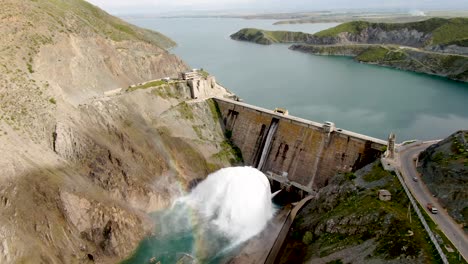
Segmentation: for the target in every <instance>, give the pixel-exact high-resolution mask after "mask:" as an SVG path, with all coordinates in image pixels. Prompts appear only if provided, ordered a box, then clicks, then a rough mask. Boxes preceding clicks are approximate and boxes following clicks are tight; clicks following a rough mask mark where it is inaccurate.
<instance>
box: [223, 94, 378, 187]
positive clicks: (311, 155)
mask: <svg viewBox="0 0 468 264" xmlns="http://www.w3.org/2000/svg"><path fill="white" fill-rule="evenodd" d="M214 99H215V101H216V102H217V104H218V107H219V110H220V112H221V116H222V118H223V123H224V126H225V129H226V131H227V134H228V135H229V136H230V138H231V140H232V141H233V143H234V144H236V145H237V146H238V147H239V148H240V150H241V152H242V155H243V158H244V162H245V164H246V165H249V166H252V167H256V168H258V169H260V170H261V171H263V172H264V173H266V174H267V175H268V176H269V178H270V180H275V181H278V182H281V183H286V184H287V185H292V186H294V187H296V188H299V189H300V190H302V191H305V192H312V190H314V189H315V190H316V189H319V188H321V187H323V186H325V185H326V184H327V182H328V180H329V179H330V178H331V177H332V176H334V175H335V174H336V173H346V172H350V171H353V170H357V169H359V168H362V167H363V166H365V165H367V164H368V163H370V162H372V161H374V160H375V159H376V158H378V157H380V156H381V154H382V153H383V152H384V146H386V145H387V141H384V140H381V139H377V138H373V137H369V136H366V135H362V134H358V133H354V132H351V131H346V130H343V129H337V128H336V127H335V126H334V124H333V123H331V122H325V123H324V124H322V123H317V122H313V121H309V120H305V119H301V118H297V117H293V116H289V115H287V112H286V113H285V112H284V111H271V110H267V109H263V108H260V107H256V106H252V105H248V104H245V103H242V102H238V101H234V100H230V99H224V98H214Z"/></svg>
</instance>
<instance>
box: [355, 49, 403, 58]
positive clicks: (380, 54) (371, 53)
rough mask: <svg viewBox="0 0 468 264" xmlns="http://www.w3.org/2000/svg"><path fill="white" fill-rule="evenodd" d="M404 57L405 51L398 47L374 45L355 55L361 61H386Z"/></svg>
mask: <svg viewBox="0 0 468 264" xmlns="http://www.w3.org/2000/svg"><path fill="white" fill-rule="evenodd" d="M406 57H407V55H406V53H405V52H403V51H401V50H400V49H398V48H391V47H386V46H375V47H369V48H368V49H367V50H365V51H364V52H362V53H361V54H359V55H358V56H356V57H355V59H356V60H358V61H362V62H383V61H385V62H388V61H399V60H404V59H405V58H406Z"/></svg>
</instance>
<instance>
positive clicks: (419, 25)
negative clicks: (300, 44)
mask: <svg viewBox="0 0 468 264" xmlns="http://www.w3.org/2000/svg"><path fill="white" fill-rule="evenodd" d="M367 28H380V29H382V30H385V31H392V30H402V29H409V30H416V31H419V32H422V33H426V34H432V43H427V44H433V45H439V44H456V45H459V46H464V47H466V46H468V18H461V17H459V18H451V19H445V18H431V19H428V20H424V21H417V22H409V23H371V22H366V21H352V22H348V23H343V24H340V25H338V26H336V27H333V28H330V29H326V30H323V31H320V32H318V33H315V34H314V35H315V36H317V37H336V36H338V35H339V34H340V33H343V32H348V33H351V34H359V33H360V32H362V31H363V30H366V29H367Z"/></svg>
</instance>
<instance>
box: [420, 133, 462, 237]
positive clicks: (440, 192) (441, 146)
mask: <svg viewBox="0 0 468 264" xmlns="http://www.w3.org/2000/svg"><path fill="white" fill-rule="evenodd" d="M418 170H419V171H420V172H421V174H422V179H423V181H424V183H425V184H426V185H427V187H428V188H429V190H431V192H432V193H433V194H435V196H436V197H437V198H438V199H439V201H440V202H441V203H442V205H443V206H444V207H445V208H446V209H447V211H448V213H449V214H450V215H451V216H452V217H453V218H454V219H455V220H457V222H459V223H461V224H463V225H464V227H465V230H466V231H467V232H468V131H459V132H457V133H455V134H453V135H451V136H450V137H448V138H446V139H444V140H442V141H441V142H439V143H437V144H435V145H432V146H430V147H429V148H427V149H426V150H425V151H424V152H422V153H421V154H420V156H419V167H418Z"/></svg>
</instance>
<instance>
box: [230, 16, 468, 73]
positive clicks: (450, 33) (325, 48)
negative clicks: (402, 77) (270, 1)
mask: <svg viewBox="0 0 468 264" xmlns="http://www.w3.org/2000/svg"><path fill="white" fill-rule="evenodd" d="M231 38H232V39H235V40H244V41H250V42H255V43H259V44H272V43H292V42H295V43H296V44H295V45H292V46H291V47H290V49H292V50H298V51H302V52H306V53H310V54H315V55H338V56H352V57H354V58H355V60H356V61H359V62H363V63H370V64H376V65H381V66H387V67H393V68H398V69H402V70H409V71H414V72H421V73H426V74H431V75H437V76H442V77H447V78H450V79H453V80H457V81H463V82H467V81H468V41H467V40H468V19H467V18H451V19H444V18H431V19H428V20H424V21H417V22H410V23H372V22H366V21H353V22H348V23H343V24H340V25H338V26H336V27H333V28H330V29H327V30H323V31H320V32H318V33H315V34H306V33H302V32H288V31H265V30H260V29H242V30H240V31H239V32H237V33H235V34H233V35H231Z"/></svg>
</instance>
